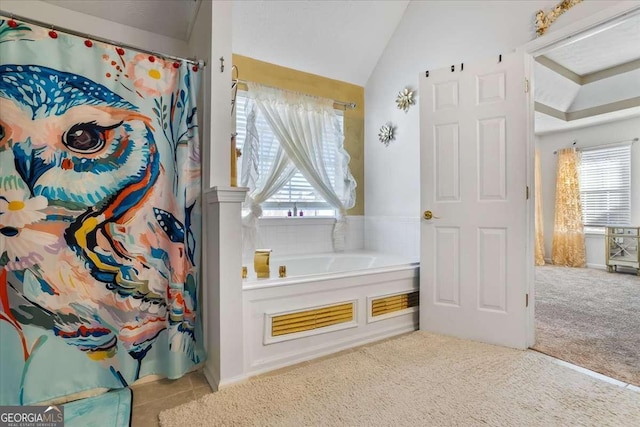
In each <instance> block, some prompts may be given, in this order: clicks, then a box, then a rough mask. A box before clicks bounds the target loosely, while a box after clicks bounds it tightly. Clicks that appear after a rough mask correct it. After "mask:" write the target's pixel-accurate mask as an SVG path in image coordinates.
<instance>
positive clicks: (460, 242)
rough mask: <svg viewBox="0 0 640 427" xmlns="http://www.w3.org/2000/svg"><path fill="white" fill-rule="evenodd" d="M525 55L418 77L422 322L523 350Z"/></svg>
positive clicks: (431, 328)
mask: <svg viewBox="0 0 640 427" xmlns="http://www.w3.org/2000/svg"><path fill="white" fill-rule="evenodd" d="M526 96H527V95H526V94H525V92H524V61H523V57H522V56H521V55H516V54H513V55H506V56H505V55H503V57H502V62H498V61H497V58H496V60H489V61H483V62H478V63H475V64H466V63H465V64H464V71H454V72H451V69H450V68H445V69H442V70H436V71H430V72H429V77H425V76H422V77H421V79H420V133H421V136H420V137H421V144H420V148H421V153H420V156H421V159H420V164H421V190H420V191H421V204H422V208H423V210H425V211H426V210H430V211H432V212H433V217H432V219H430V220H423V221H422V225H421V269H420V289H421V294H420V295H421V302H420V304H421V306H420V307H421V308H420V328H421V329H425V330H429V331H433V332H437V333H443V334H449V335H455V336H459V337H463V338H470V339H475V340H479V341H485V342H490V343H495V344H501V345H506V346H510V347H516V348H526V333H525V332H526V322H525V314H526V309H525V293H526V278H527V277H526V265H527V263H526V244H527V243H526V236H527V234H526V231H527V228H526V225H527V219H526V207H527V201H526V171H527V167H526V152H527V151H526V141H527V139H526V129H527V126H526V121H525V120H526Z"/></svg>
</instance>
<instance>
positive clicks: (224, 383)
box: [202, 366, 249, 391]
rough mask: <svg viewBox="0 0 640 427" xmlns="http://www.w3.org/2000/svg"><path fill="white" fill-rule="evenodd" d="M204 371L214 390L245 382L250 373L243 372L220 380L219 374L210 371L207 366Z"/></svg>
mask: <svg viewBox="0 0 640 427" xmlns="http://www.w3.org/2000/svg"><path fill="white" fill-rule="evenodd" d="M202 373H203V374H204V377H205V378H206V379H207V382H208V383H209V385H210V386H211V389H212V390H213V391H220V390H222V389H224V388H227V387H229V386H232V385H235V384H239V383H242V382H245V381H247V380H248V379H249V376H248V375H246V374H242V375H237V376H235V377H232V378H228V379H225V380H220V379H219V378H218V375H217V374H216V373H214V372H212V371H210V370H209V369H208V367H206V366H205V367H204V369H203V370H202Z"/></svg>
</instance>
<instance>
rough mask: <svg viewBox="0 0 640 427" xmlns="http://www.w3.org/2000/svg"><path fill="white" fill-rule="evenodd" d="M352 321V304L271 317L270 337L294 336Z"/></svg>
mask: <svg viewBox="0 0 640 427" xmlns="http://www.w3.org/2000/svg"><path fill="white" fill-rule="evenodd" d="M352 320H353V303H352V302H349V303H345V304H338V305H332V306H329V307H322V308H317V309H314V310H305V311H298V312H295V313H288V314H283V315H281V316H274V317H272V319H271V336H274V337H277V336H280V335H287V334H295V333H296V332H303V331H311V330H313V329H320V328H326V327H327V326H331V325H336V324H338V323H346V322H351V321H352Z"/></svg>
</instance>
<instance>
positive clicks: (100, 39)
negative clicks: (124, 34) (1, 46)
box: [0, 10, 207, 67]
mask: <svg viewBox="0 0 640 427" xmlns="http://www.w3.org/2000/svg"><path fill="white" fill-rule="evenodd" d="M0 15H2V16H4V17H9V18H10V19H16V20H18V21H22V22H27V23H29V24H35V25H39V26H41V27H44V28H50V29H52V30H56V31H61V32H63V33H67V34H71V35H73V36H78V37H82V38H86V39H91V40H94V41H98V42H102V43H107V44H111V45H114V46H117V47H122V48H126V49H132V50H137V51H139V52H142V53H148V54H149V55H154V56H157V57H160V58H164V59H173V60H174V61H184V62H186V63H188V64H194V65H198V66H200V67H205V66H206V65H207V63H206V62H205V61H202V60H198V59H196V58H194V59H189V58H180V57H179V56H173V55H168V54H165V53H159V52H154V51H152V50H148V49H143V48H140V47H138V46H133V45H130V44H127V43H120V42H116V41H113V40H109V39H106V38H104V37H98V36H94V35H91V34H87V33H81V32H80V31H74V30H71V29H69V28H64V27H60V26H58V25H52V24H47V23H46V22H42V21H37V20H35V19H31V18H26V17H24V16H19V15H16V14H14V13H7V12H5V11H3V10H0Z"/></svg>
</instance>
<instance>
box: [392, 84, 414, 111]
mask: <svg viewBox="0 0 640 427" xmlns="http://www.w3.org/2000/svg"><path fill="white" fill-rule="evenodd" d="M413 94H414V91H412V90H411V89H409V88H408V87H405V88H404V89H402V90H401V91H400V92H398V97H397V98H396V104H398V109H399V110H402V111H404V112H405V113H406V112H407V111H409V107H410V106H412V105H413V104H415V103H416V99H415V98H414V97H413Z"/></svg>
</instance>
